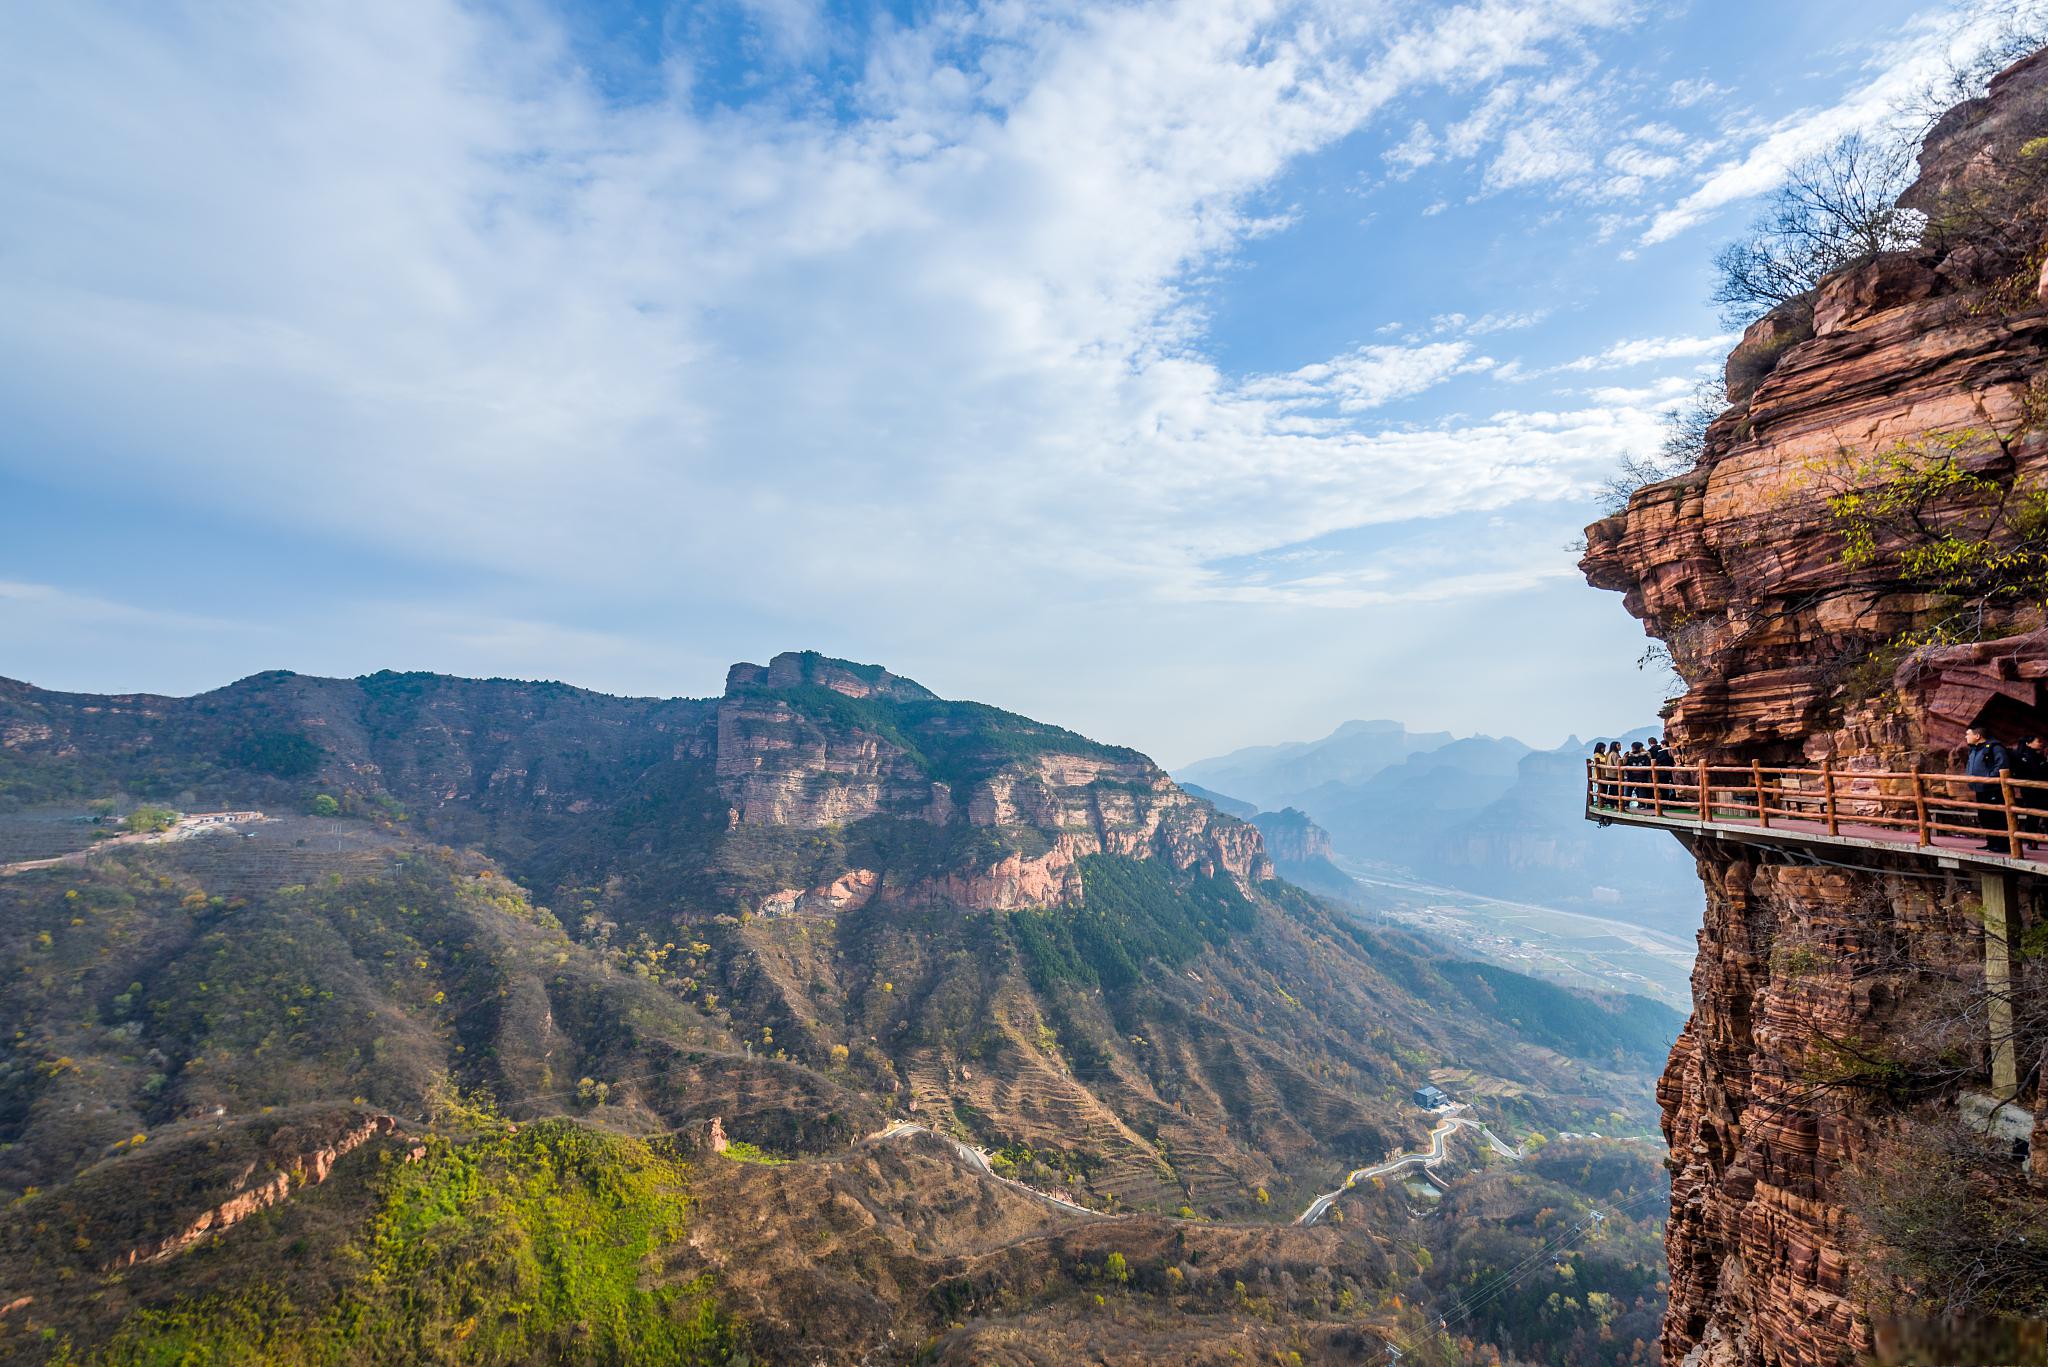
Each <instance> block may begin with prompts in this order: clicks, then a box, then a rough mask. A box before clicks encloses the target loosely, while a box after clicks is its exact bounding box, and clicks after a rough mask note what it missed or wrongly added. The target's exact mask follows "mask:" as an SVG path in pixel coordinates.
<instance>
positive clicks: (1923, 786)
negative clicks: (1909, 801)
mask: <svg viewBox="0 0 2048 1367" xmlns="http://www.w3.org/2000/svg"><path fill="white" fill-rule="evenodd" d="M1913 820H1914V822H1915V823H1916V824H1917V825H1918V826H1919V828H1920V843H1921V844H1923V845H1925V844H1927V843H1929V842H1928V839H1927V776H1926V775H1925V774H1923V773H1921V772H1920V761H1919V759H1918V758H1917V757H1916V758H1915V759H1914V761H1913Z"/></svg>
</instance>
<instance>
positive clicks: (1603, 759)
mask: <svg viewBox="0 0 2048 1367" xmlns="http://www.w3.org/2000/svg"><path fill="white" fill-rule="evenodd" d="M1592 774H1593V801H1594V804H1595V805H1597V806H1601V807H1611V806H1613V805H1614V803H1613V800H1612V799H1613V797H1614V794H1613V793H1612V792H1611V791H1609V785H1608V782H1607V742H1606V741H1604V740H1596V741H1594V742H1593V769H1592Z"/></svg>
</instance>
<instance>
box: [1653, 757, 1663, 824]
mask: <svg viewBox="0 0 2048 1367" xmlns="http://www.w3.org/2000/svg"><path fill="white" fill-rule="evenodd" d="M1650 815H1651V816H1662V815H1664V766H1663V765H1661V764H1659V763H1657V761H1656V760H1654V759H1653V760H1651V761H1650Z"/></svg>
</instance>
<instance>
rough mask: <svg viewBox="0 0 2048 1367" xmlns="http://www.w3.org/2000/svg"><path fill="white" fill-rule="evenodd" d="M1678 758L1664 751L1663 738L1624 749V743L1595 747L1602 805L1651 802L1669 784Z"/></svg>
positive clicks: (1638, 743)
mask: <svg viewBox="0 0 2048 1367" xmlns="http://www.w3.org/2000/svg"><path fill="white" fill-rule="evenodd" d="M1677 765H1678V757H1677V756H1676V755H1674V754H1672V753H1671V752H1670V751H1669V750H1667V749H1665V748H1664V742H1663V740H1662V739H1661V738H1660V737H1657V736H1652V737H1650V739H1649V740H1648V741H1647V742H1645V741H1637V742H1636V743H1635V744H1633V745H1631V746H1629V748H1628V749H1626V750H1624V749H1622V748H1621V742H1620V741H1615V742H1614V743H1613V744H1612V745H1611V746H1610V745H1609V744H1608V743H1607V742H1606V741H1604V740H1603V741H1596V742H1594V745H1593V775H1594V780H1595V782H1597V783H1598V784H1599V792H1600V797H1601V801H1602V805H1604V806H1608V807H1614V806H1620V805H1623V804H1626V805H1628V806H1633V805H1635V804H1636V803H1638V802H1648V801H1650V800H1651V799H1652V796H1653V795H1654V794H1655V792H1656V791H1657V789H1658V787H1659V786H1661V785H1666V784H1669V783H1670V782H1671V781H1672V779H1671V773H1672V770H1674V769H1675V768H1676V767H1677Z"/></svg>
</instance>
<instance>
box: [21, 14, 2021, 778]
mask: <svg viewBox="0 0 2048 1367" xmlns="http://www.w3.org/2000/svg"><path fill="white" fill-rule="evenodd" d="M1988 23H1989V21H1988V20H1987V19H1986V18H1985V16H1984V15H1983V14H1982V13H1980V12H1979V11H1978V10H1976V9H1973V8H1971V7H1970V6H1968V5H1965V4H1960V3H1936V4H1930V3H1909V2H1908V0H1858V3H1854V4H1850V3H1834V2H1833V0H1827V2H1822V0H1808V2H1806V3H1800V4H1796V5H1787V4H1784V3H1782V2H1780V3H1774V4H1761V3H1716V4H1706V3H1698V4H1690V5H1688V4H1675V3H1674V4H1634V3H1629V2H1628V0H1473V2H1472V3H1469V4H1464V5H1459V6H1449V5H1442V4H1419V3H1403V2H1402V0H1329V3H1318V0H1303V2H1302V3H1277V2H1275V3H1251V2H1247V3H1221V2H1218V3H1202V2H1199V0H1184V2H1183V3H1170V4H1101V3H1096V4H1078V5H1073V4H1057V3H1035V4H1034V3H1018V2H1014V0H1013V2H1009V3H990V4H985V5H950V4H949V5H928V4H893V5H874V6H870V5H858V4H852V3H829V4H818V3H812V2H811V0H747V2H745V3H729V4H699V5H671V4H661V3H632V2H631V0H607V3H601V4H587V5H578V4H568V3H561V4H548V3H544V2H542V0H533V2H532V3H503V4H487V5H462V4H452V3H442V2H441V0H392V2H390V3H377V2H372V3H364V4H360V5H355V6H349V7H332V6H321V5H312V4H305V5H293V4H283V5H218V4H209V5H192V6H181V5H177V4H171V3H164V4H147V5H144V4H77V5H63V6H13V7H9V8H8V9H7V11H6V12H5V14H4V15H0V183H5V184H7V185H8V186H9V187H10V195H9V199H10V205H9V210H8V213H7V214H6V216H5V217H4V220H0V405H4V411H6V412H7V414H8V415H9V421H8V423H7V424H6V427H5V429H4V430H0V674H6V675H9V676H13V677H17V678H24V679H28V680H30V681H32V682H35V683H39V684H42V685H45V686H50V687H60V688H72V689H89V690H133V689H146V690H152V691H159V692H191V691H197V690H201V689H205V688H209V687H213V686H217V685H219V684H221V683H223V682H226V681H227V680H229V679H232V678H235V677H238V676H240V675H243V674H247V673H251V672H254V671H256V670H259V669H267V668H279V667H282V668H290V669H296V670H301V671H305V672H313V673H335V674H354V673H361V672H367V671H371V670H375V669H379V668H385V667H392V668H429V669H439V670H446V671H451V672H460V673H470V674H500V675H513V676H520V677H549V678H562V679H566V680H568V681H570V682H573V683H578V684H583V685H587V686H590V687H595V688H601V689H605V690H608V691H615V692H633V693H650V694H662V695H676V694H687V695H701V694H706V693H712V692H715V691H717V689H718V687H719V686H720V683H721V681H722V678H723V670H724V667H725V666H726V664H728V663H730V662H731V661H733V660H738V659H761V658H764V657H765V656H766V655H768V654H770V653H772V652H774V651H776V650H779V649H785V648H792V647H810V648H817V649H822V650H826V651H829V652H831V653H835V654H841V655H847V656H851V657H854V658H858V659H865V660H873V661H878V662H882V663H885V664H887V665H889V666H890V667H891V668H894V669H896V670H898V671H899V672H902V673H906V674H909V675H911V676H913V677H916V678H919V679H921V680H923V681H924V682H926V683H928V684H929V685H931V686H933V687H934V688H937V689H938V690H939V691H941V692H942V693H946V694H948V695H951V696H959V697H973V698H978V699H982V700H985V701H989V702H994V703H998V704H1000V705H1003V706H1008V707H1012V708H1015V709H1017V710H1020V711H1024V712H1028V713H1032V714H1034V715H1039V716H1043V717H1046V718H1048V719H1051V720H1056V721H1059V722H1062V723H1064V724H1067V725H1070V726H1074V727H1077V728H1079V729H1081V730H1084V731H1088V732H1090V733H1091V734H1095V735H1098V736H1101V737H1103V738H1106V739H1112V740H1117V741H1122V742H1126V743H1130V744H1135V745H1138V746H1141V747H1143V748H1145V749H1147V750H1149V751H1151V752H1152V753H1154V754H1156V755H1157V756H1159V757H1160V758H1161V759H1162V760H1166V761H1168V762H1176V763H1177V762H1183V761H1186V760H1189V759H1193V758H1196V757H1198V756H1200V755H1203V754H1207V753H1213V752H1217V751H1221V750H1225V749H1228V748H1231V747H1233V746H1237V745H1241V744H1248V743H1256V742H1262V741H1271V740H1279V739H1286V738H1292V737H1303V736H1309V735H1317V734H1321V733H1322V732H1324V731H1327V730H1329V729H1330V728H1331V727H1333V726H1334V725H1336V724H1337V723H1338V722H1340V721H1342V720H1344V719H1346V718H1348V717H1355V716H1391V717H1396V718H1400V719H1403V720H1406V721H1408V722H1410V723H1411V724H1413V725H1415V726H1417V727H1425V728H1438V727H1441V728H1447V729H1452V730H1455V731H1458V732H1461V733H1463V732H1470V731H1485V732H1491V733H1514V734H1517V735H1520V736H1522V737H1523V738H1524V739H1526V740H1529V741H1531V742H1534V743H1539V744H1554V743H1556V742H1557V741H1559V740H1561V739H1562V738H1563V736H1564V735H1565V734H1566V733H1567V732H1568V731H1577V732H1579V733H1582V734H1591V733H1593V732H1596V731H1613V730H1623V729H1627V728H1628V727H1632V726H1635V725H1640V724H1642V723H1643V722H1645V721H1646V720H1649V719H1650V718H1651V716H1652V715H1653V710H1654V707H1655V705H1656V702H1657V700H1658V698H1659V697H1660V696H1661V694H1662V691H1663V687H1664V681H1663V680H1661V679H1659V678H1658V677H1656V676H1655V675H1651V674H1645V673H1642V672H1639V671H1638V670H1637V669H1636V668H1635V660H1636V657H1637V655H1638V654H1639V653H1640V651H1641V648H1642V641H1641V637H1640V633H1639V630H1638V628H1637V627H1636V625H1635V624H1634V623H1633V622H1632V621H1630V619H1629V618H1628V617H1627V616H1626V614H1625V613H1624V612H1623V611H1622V609H1621V605H1620V602H1619V600H1618V599H1617V598H1616V597H1614V596H1613V595H1608V594H1600V593H1595V592H1593V591H1592V590H1590V589H1587V588H1585V587H1584V586H1583V585H1582V584H1581V583H1580V582H1579V580H1578V578H1577V575H1576V573H1575V572H1574V570H1573V567H1572V560H1573V556H1572V554H1571V552H1570V551H1569V550H1568V549H1567V545H1568V543H1569V542H1570V541H1571V540H1572V539H1573V538H1574V537H1575V536H1576V535H1577V533H1578V529H1579V528H1580V527H1581V526H1583V524H1584V523H1585V522H1587V521H1589V520H1590V519H1591V518H1592V517H1593V516H1595V515H1596V513H1597V507H1596V501H1595V490H1596V489H1597V486H1598V484H1599V482H1600V480H1601V479H1602V478H1603V477H1604V476H1605V475H1606V474H1607V473H1608V471H1609V470H1610V469H1611V468H1612V467H1613V465H1614V463H1615V462H1616V460H1617V459H1618V458H1619V456H1620V455H1621V454H1622V453H1623V452H1624V451H1628V450H1636V451H1643V450H1647V449H1649V448H1651V447H1654V445H1655V444H1656V440H1657V432H1658V424H1659V417H1660V414H1661V413H1662V412H1663V411H1664V410H1666V409H1667V408H1668V407H1669V406H1670V405H1671V404H1672V403H1673V402H1675V401H1676V400H1677V399H1678V398H1680V397H1681V396H1682V395H1683V394H1684V393H1685V392H1686V391H1687V390H1688V389H1689V388H1690V387H1691V386H1692V385H1693V384H1694V383H1695V382H1696V381H1697V379H1698V378H1699V376H1700V375H1701V374H1703V373H1708V372H1711V371H1712V370H1713V369H1714V368H1715V367H1716V366H1717V365H1718V362H1719V360H1720V357H1721V355H1722V354H1723V352H1724V351H1725V350H1726V346H1727V344H1728V340H1729V339H1727V338H1726V337H1724V336H1723V335H1722V332H1721V329H1720V327H1719V326H1718V324H1717V322H1716V320H1715V318H1714V315H1713V311H1712V309H1711V308H1710V307H1709V306H1708V305H1707V304H1706V303H1705V297H1706V295H1707V292H1708V290H1709V288H1710V281H1709V273H1708V263H1709V260H1710V258H1711V255H1712V253H1713V250H1714V248H1715V247H1716V246H1717V245H1718V244H1719V243H1720V242H1721V241H1723V240H1725V239H1726V238H1727V237H1728V236H1730V235H1731V234H1732V233H1733V232H1735V231H1736V230H1737V229H1738V228H1739V227H1740V225H1741V224H1742V223H1743V222H1744V221H1745V220H1746V219H1747V217H1748V216H1749V215H1750V214H1751V213H1753V212H1754V210H1755V207H1756V200H1755V196H1757V195H1758V194H1761V193H1765V192H1767V191H1768V190H1769V189H1770V188H1771V186H1772V185H1773V184H1774V183H1775V181H1776V179H1777V177H1778V175H1779V173H1780V172H1781V171H1782V169H1783V167H1784V166H1785V165H1786V163H1787V162H1788V161H1790V160H1792V159H1793V158H1795V157H1796V156H1798V155H1799V154H1801V153H1802V152H1804V151H1807V150H1811V149H1813V148H1815V147H1817V146H1819V145H1821V144H1824V143H1825V142H1827V141H1829V140H1831V139H1832V137H1834V136H1836V135H1838V134H1839V133H1841V132H1843V131H1846V130H1849V129H1853V128H1860V127H1869V126H1874V125H1878V124H1882V123H1884V122H1885V121H1887V120H1888V119H1890V118H1893V117H1894V114H1893V112H1892V111H1893V107H1894V105H1895V104H1896V102H1897V100H1898V99H1899V98H1900V97H1901V96H1903V95H1904V94H1906V93H1907V92H1909V91H1910V90H1911V89H1913V88H1914V87H1916V86H1917V85H1918V84H1919V83H1920V82H1921V81H1922V80H1924V79H1925V78H1926V77H1927V76H1928V75H1929V74H1930V73H1931V71H1932V70H1933V68H1934V66H1935V64H1937V63H1938V62H1940V61H1941V60H1942V59H1943V57H1944V56H1945V55H1947V54H1965V55H1966V54H1967V53H1968V51H1969V50H1970V49H1971V48H1972V46H1973V45H1974V44H1977V43H1979V42H1981V41H1982V40H1983V39H1984V37H1985V36H1986V35H1987V32H1988Z"/></svg>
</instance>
